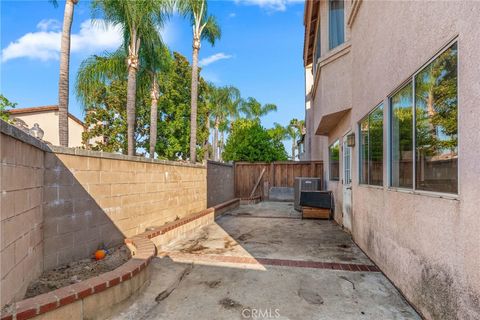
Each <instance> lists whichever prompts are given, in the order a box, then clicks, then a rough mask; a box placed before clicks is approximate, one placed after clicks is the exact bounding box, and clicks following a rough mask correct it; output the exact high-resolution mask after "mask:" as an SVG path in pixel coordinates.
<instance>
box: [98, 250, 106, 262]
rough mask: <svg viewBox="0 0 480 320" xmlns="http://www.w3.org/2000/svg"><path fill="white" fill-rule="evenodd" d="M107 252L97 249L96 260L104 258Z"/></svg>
mask: <svg viewBox="0 0 480 320" xmlns="http://www.w3.org/2000/svg"><path fill="white" fill-rule="evenodd" d="M106 254H107V253H106V252H105V250H97V251H95V259H96V260H102V259H103V258H105V255H106Z"/></svg>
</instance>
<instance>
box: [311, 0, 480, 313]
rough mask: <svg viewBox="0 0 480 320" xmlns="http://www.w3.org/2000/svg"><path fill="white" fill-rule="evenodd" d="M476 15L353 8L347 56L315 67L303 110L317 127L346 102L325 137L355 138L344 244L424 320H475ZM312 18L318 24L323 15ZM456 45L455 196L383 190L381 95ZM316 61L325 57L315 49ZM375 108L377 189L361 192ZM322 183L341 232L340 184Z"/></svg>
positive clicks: (479, 297)
mask: <svg viewBox="0 0 480 320" xmlns="http://www.w3.org/2000/svg"><path fill="white" fill-rule="evenodd" d="M346 2H350V1H346ZM354 2H356V1H354ZM323 7H324V6H323ZM321 8H322V6H321ZM324 8H325V7H324ZM348 14H349V12H348V10H346V15H347V16H348ZM479 16H480V4H479V3H476V2H468V1H465V2H440V1H432V2H430V1H425V2H402V1H382V2H378V1H361V4H360V6H359V9H358V12H357V14H356V16H355V20H354V21H353V24H352V25H351V27H346V30H347V32H348V33H349V35H350V37H349V38H350V39H349V42H350V45H351V47H350V53H349V54H348V55H349V56H350V57H349V58H348V59H343V60H341V58H339V59H336V60H334V61H332V62H331V63H330V64H327V65H325V66H322V67H320V70H319V73H320V79H319V84H318V87H317V89H316V90H317V91H319V92H317V94H316V95H315V96H314V98H313V101H312V106H313V114H314V118H315V123H318V122H319V120H320V118H321V117H322V116H323V115H325V114H328V113H331V112H333V111H334V110H335V109H336V108H338V107H339V105H343V104H347V103H348V100H349V99H350V105H349V107H351V108H352V109H351V111H350V114H349V115H348V116H346V117H344V118H342V119H341V120H340V121H339V123H338V125H337V126H336V128H334V129H333V130H331V131H330V132H329V133H328V142H329V144H330V143H332V142H333V141H334V140H336V139H337V138H338V139H341V138H342V136H343V134H345V132H346V131H348V130H352V131H353V132H355V135H356V139H357V142H356V144H357V145H356V146H355V147H354V148H353V150H352V157H353V161H352V180H353V181H352V204H353V205H352V208H353V218H352V219H353V220H352V230H351V232H352V236H353V238H354V240H355V242H356V243H357V244H358V245H359V246H360V247H361V248H362V250H364V251H365V252H366V253H367V254H368V255H369V256H370V257H371V258H372V259H373V260H374V261H375V263H377V265H378V266H379V267H380V269H381V270H382V271H383V272H384V273H385V274H386V275H387V276H388V277H389V278H390V279H391V280H392V282H393V283H394V284H395V285H396V286H397V287H398V288H399V289H400V290H401V291H402V293H403V294H404V295H405V297H406V298H407V299H408V300H409V301H410V302H411V303H412V304H413V305H414V307H415V308H416V309H417V310H418V311H419V312H420V313H421V314H422V315H423V316H424V317H425V318H426V319H478V318H480V272H479V271H478V270H480V218H479V216H478V209H477V208H478V207H479V206H480V191H479V187H480V185H479V182H478V181H480V166H478V159H477V158H478V145H479V144H480V135H479V134H477V133H478V122H479V121H480V111H479V109H478V100H479V98H480V72H479V71H478V61H480V50H479V49H480V47H479V41H480V40H479V38H478V33H477V32H473V31H472V30H479V29H480V20H479V19H478V17H479ZM321 18H324V20H325V14H324V13H323V14H321ZM345 21H347V19H345ZM324 23H325V21H324ZM325 25H327V24H325ZM326 37H328V34H326V35H324V36H323V38H324V39H326ZM455 37H457V44H458V108H459V115H458V135H459V144H458V149H459V150H458V153H459V158H458V159H459V164H458V167H459V169H458V178H459V192H458V195H454V196H444V195H443V196H442V195H440V194H427V193H421V192H413V191H398V190H394V189H392V188H389V185H388V150H389V147H390V144H389V142H388V138H389V135H388V133H387V123H388V119H389V112H388V108H389V101H388V96H389V95H390V94H391V93H393V92H394V90H395V89H396V88H398V87H399V86H400V85H401V84H402V83H403V82H404V81H405V80H407V79H409V78H410V77H411V76H412V75H413V74H414V73H415V72H416V71H417V70H419V68H421V67H422V66H423V65H425V64H426V63H427V62H428V61H429V60H430V59H431V58H433V57H434V56H435V54H436V53H437V52H438V51H439V50H441V49H442V48H444V47H445V46H446V45H447V44H448V43H449V42H450V41H452V40H453V39H454V38H455ZM322 54H323V55H324V56H325V55H328V54H329V52H323V50H322ZM344 57H345V56H344ZM323 59H324V57H321V59H320V60H323ZM337 64H343V65H342V66H340V65H338V66H337ZM330 65H331V66H330ZM347 69H350V72H349V73H350V75H349V76H347V74H346V72H347ZM333 84H335V85H333ZM346 87H350V89H348V88H346ZM325 91H327V92H328V93H327V92H325ZM343 94H345V95H347V96H342V95H343ZM341 101H344V102H343V103H340V102H341ZM381 102H383V106H384V147H383V151H384V152H383V154H384V161H383V186H365V185H360V184H359V170H358V169H359V168H358V167H359V166H358V163H359V148H358V136H359V131H358V122H359V121H360V120H361V119H362V118H363V117H364V116H365V115H367V114H368V113H369V112H370V111H371V110H372V109H373V108H374V107H375V106H377V105H378V104H379V103H381ZM310 114H311V113H310ZM308 121H310V119H308V115H307V123H308ZM307 146H308V145H307ZM326 150H327V151H326V152H325V153H324V154H323V160H324V161H325V162H324V163H325V164H326V165H325V170H326V172H327V174H328V168H329V163H328V147H327V148H326ZM307 154H308V152H307ZM342 177H343V161H342V152H341V155H340V179H342ZM327 182H328V184H327V186H328V189H330V190H333V192H334V196H335V199H336V200H335V203H336V212H335V219H336V220H337V221H338V222H339V223H342V212H341V211H342V201H343V199H342V197H343V195H342V185H341V180H340V181H339V182H333V181H327Z"/></svg>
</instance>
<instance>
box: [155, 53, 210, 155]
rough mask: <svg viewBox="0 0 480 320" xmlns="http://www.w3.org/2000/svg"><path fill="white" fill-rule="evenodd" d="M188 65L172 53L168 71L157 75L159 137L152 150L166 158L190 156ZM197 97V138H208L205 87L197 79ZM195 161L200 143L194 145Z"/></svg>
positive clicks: (204, 84) (205, 139)
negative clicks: (159, 93)
mask: <svg viewBox="0 0 480 320" xmlns="http://www.w3.org/2000/svg"><path fill="white" fill-rule="evenodd" d="M191 71H192V67H191V65H190V63H189V62H188V60H187V59H186V58H185V57H184V56H183V55H181V54H180V53H177V52H174V53H173V62H172V64H171V67H170V68H169V69H168V70H163V71H162V72H160V75H159V86H160V92H161V93H162V94H161V96H160V99H159V101H158V107H159V114H160V116H159V122H158V135H159V139H158V141H157V145H156V150H155V151H156V152H157V154H158V155H159V157H161V158H166V159H170V160H177V159H183V160H186V159H188V158H189V157H190V147H189V146H190V142H189V141H190V140H189V135H190V121H189V119H190V110H191V109H190V98H191V95H190V90H191V77H190V75H191ZM198 89H199V99H198V130H197V136H196V139H197V141H202V142H205V141H207V140H208V136H209V130H208V122H209V112H208V111H209V110H208V103H207V102H208V86H207V83H206V82H205V81H204V80H203V79H202V78H201V77H200V78H199V88H198ZM197 148H198V150H196V151H197V153H198V158H199V160H201V159H203V158H204V153H205V149H206V148H204V146H201V147H198V146H197Z"/></svg>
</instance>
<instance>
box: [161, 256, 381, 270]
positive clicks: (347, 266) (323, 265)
mask: <svg viewBox="0 0 480 320" xmlns="http://www.w3.org/2000/svg"><path fill="white" fill-rule="evenodd" d="M163 255H165V256H169V257H171V258H173V259H175V258H180V259H188V258H190V259H192V258H193V260H194V261H199V262H226V263H238V264H262V265H267V266H281V267H297V268H313V269H330V270H342V271H359V272H380V269H378V267H377V266H375V265H366V264H352V263H334V262H321V261H304V260H286V259H270V258H253V257H239V256H221V255H204V254H196V253H180V252H165V253H163Z"/></svg>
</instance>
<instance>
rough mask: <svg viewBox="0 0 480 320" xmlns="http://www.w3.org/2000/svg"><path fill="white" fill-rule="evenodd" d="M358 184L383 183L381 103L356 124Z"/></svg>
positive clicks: (379, 184)
mask: <svg viewBox="0 0 480 320" xmlns="http://www.w3.org/2000/svg"><path fill="white" fill-rule="evenodd" d="M358 129H359V130H358V131H359V140H360V141H359V148H358V152H359V157H358V159H359V162H360V163H359V168H360V169H359V181H360V184H368V185H376V186H382V185H383V104H380V105H378V106H377V107H375V108H374V109H373V110H372V111H371V112H370V113H369V114H368V115H366V116H365V117H364V118H363V119H362V120H360V122H359V124H358Z"/></svg>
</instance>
